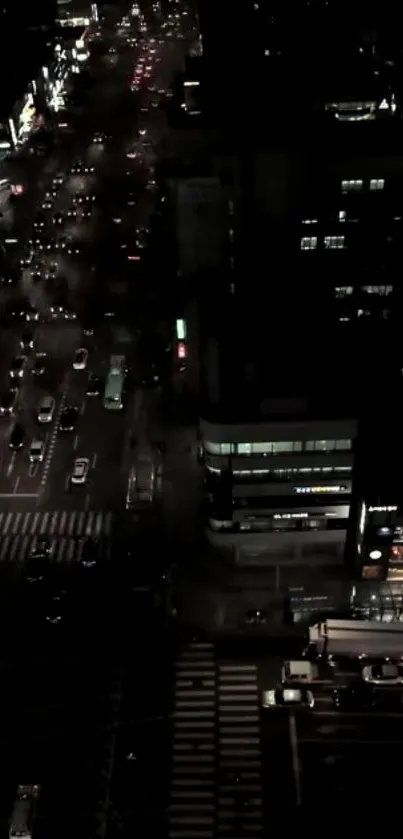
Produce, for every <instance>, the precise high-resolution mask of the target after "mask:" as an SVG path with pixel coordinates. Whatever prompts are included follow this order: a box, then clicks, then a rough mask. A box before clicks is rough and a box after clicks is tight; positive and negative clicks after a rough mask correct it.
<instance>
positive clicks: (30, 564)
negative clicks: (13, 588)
mask: <svg viewBox="0 0 403 839" xmlns="http://www.w3.org/2000/svg"><path fill="white" fill-rule="evenodd" d="M48 570H49V569H48V563H47V559H46V557H42V556H30V557H29V558H28V561H27V564H26V568H25V579H26V580H27V582H28V583H39V582H41V581H42V580H43V579H44V577H45V575H46V573H47V571H48Z"/></svg>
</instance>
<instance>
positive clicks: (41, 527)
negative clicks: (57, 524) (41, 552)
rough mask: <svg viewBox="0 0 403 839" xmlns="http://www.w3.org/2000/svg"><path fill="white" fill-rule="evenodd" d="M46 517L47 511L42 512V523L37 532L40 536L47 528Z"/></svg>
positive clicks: (47, 516)
mask: <svg viewBox="0 0 403 839" xmlns="http://www.w3.org/2000/svg"><path fill="white" fill-rule="evenodd" d="M48 518H49V513H44V514H43V519H42V523H41V526H40V528H39V533H40V535H41V536H42V535H43V534H44V533H45V530H46V528H47V525H48Z"/></svg>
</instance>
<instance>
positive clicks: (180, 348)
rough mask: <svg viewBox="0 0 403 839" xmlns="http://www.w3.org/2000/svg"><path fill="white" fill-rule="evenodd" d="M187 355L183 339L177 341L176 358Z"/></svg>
mask: <svg viewBox="0 0 403 839" xmlns="http://www.w3.org/2000/svg"><path fill="white" fill-rule="evenodd" d="M186 357H187V349H186V344H184V343H183V341H179V344H178V358H186Z"/></svg>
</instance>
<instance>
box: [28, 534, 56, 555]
mask: <svg viewBox="0 0 403 839" xmlns="http://www.w3.org/2000/svg"><path fill="white" fill-rule="evenodd" d="M51 553H52V543H51V542H50V541H49V539H47V538H46V536H39V538H38V539H36V540H35V543H34V546H33V548H32V549H31V552H30V555H29V556H30V559H46V558H49V557H50V555H51Z"/></svg>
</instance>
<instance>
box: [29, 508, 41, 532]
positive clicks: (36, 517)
mask: <svg viewBox="0 0 403 839" xmlns="http://www.w3.org/2000/svg"><path fill="white" fill-rule="evenodd" d="M40 515H41V514H40V513H35V515H34V517H33V520H32V526H31V533H32V536H33V535H34V533H35V531H36V526H37V524H38V521H39V518H40Z"/></svg>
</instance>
